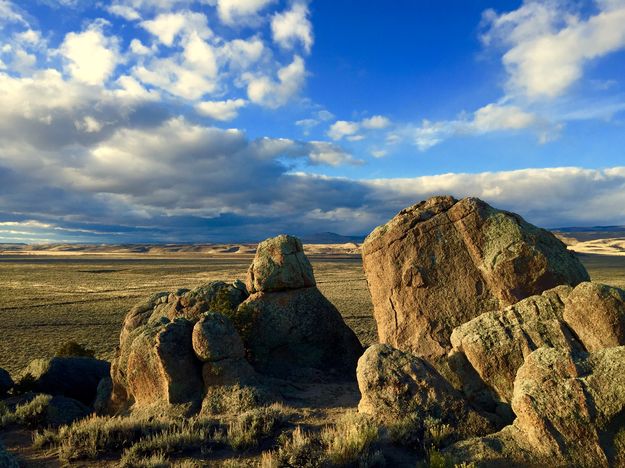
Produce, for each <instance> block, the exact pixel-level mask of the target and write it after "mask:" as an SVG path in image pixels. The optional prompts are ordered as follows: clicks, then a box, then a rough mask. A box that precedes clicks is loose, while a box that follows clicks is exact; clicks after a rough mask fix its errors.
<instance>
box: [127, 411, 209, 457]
mask: <svg viewBox="0 0 625 468" xmlns="http://www.w3.org/2000/svg"><path fill="white" fill-rule="evenodd" d="M215 432H216V429H215V424H214V422H213V421H210V420H206V419H198V418H191V419H189V420H186V421H184V420H183V421H182V422H180V423H178V424H175V425H172V426H171V427H170V428H168V429H166V430H164V431H162V432H158V433H155V434H152V435H150V436H147V437H144V438H142V439H140V440H138V441H137V442H136V443H134V444H133V445H132V446H130V447H129V448H128V449H126V450H125V451H124V453H123V455H122V458H121V463H120V464H121V466H122V467H135V466H137V462H138V460H142V459H145V457H149V456H150V455H153V454H160V455H162V456H164V455H170V454H173V453H182V452H185V451H187V452H188V451H195V450H200V451H202V452H206V451H207V450H209V449H210V446H211V445H213V444H214V443H215V442H217V443H219V441H220V439H221V438H220V436H218V437H217V438H215V437H213V435H214V434H215Z"/></svg>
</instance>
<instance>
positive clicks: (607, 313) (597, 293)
mask: <svg viewBox="0 0 625 468" xmlns="http://www.w3.org/2000/svg"><path fill="white" fill-rule="evenodd" d="M564 321H565V322H566V323H567V325H568V326H569V327H570V328H571V330H573V332H575V334H576V335H577V336H578V337H579V339H580V341H581V342H582V343H583V344H584V346H585V347H586V349H587V350H588V351H597V350H599V349H603V348H609V347H614V346H621V345H625V291H623V290H622V289H619V288H615V287H612V286H607V285H605V284H601V283H590V282H588V283H582V284H580V285H579V286H577V287H576V288H575V289H574V290H573V292H572V293H571V294H570V295H569V296H568V297H567V298H566V301H565V307H564Z"/></svg>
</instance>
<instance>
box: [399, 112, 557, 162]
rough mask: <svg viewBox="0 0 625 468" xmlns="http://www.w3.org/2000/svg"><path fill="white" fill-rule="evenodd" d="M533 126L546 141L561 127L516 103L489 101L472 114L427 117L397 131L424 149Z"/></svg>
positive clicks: (554, 135) (542, 139)
mask: <svg viewBox="0 0 625 468" xmlns="http://www.w3.org/2000/svg"><path fill="white" fill-rule="evenodd" d="M526 128H530V129H533V130H534V131H535V132H536V134H537V136H538V140H539V141H540V142H542V143H545V142H547V141H550V140H551V139H553V138H555V137H556V136H557V132H558V126H557V125H555V124H552V123H550V122H548V121H545V120H544V119H541V118H539V117H537V116H536V115H534V114H532V113H530V112H526V111H524V110H522V109H521V108H519V107H517V106H513V105H499V104H488V105H486V106H484V107H482V108H480V109H478V110H477V111H475V112H474V113H473V115H471V116H470V117H469V116H461V117H460V118H458V119H455V120H444V121H436V122H432V121H430V120H427V119H426V120H423V121H422V122H421V124H420V125H417V126H411V125H408V126H405V127H404V128H402V129H401V130H399V131H396V132H394V133H393V135H394V137H395V138H397V139H401V138H402V136H404V137H406V138H407V139H408V140H411V141H412V142H413V143H414V144H415V145H416V146H417V147H418V148H419V149H420V150H421V151H425V150H427V149H429V148H431V147H432V146H435V145H437V144H439V143H441V142H442V141H444V140H446V139H448V138H451V137H453V136H458V135H482V134H485V133H490V132H502V131H517V130H522V129H526Z"/></svg>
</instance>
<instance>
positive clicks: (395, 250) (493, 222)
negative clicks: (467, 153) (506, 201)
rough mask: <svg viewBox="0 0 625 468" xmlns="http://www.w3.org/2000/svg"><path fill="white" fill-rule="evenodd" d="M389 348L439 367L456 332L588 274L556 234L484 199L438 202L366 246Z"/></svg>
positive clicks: (398, 219) (422, 206)
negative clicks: (491, 312) (488, 314)
mask: <svg viewBox="0 0 625 468" xmlns="http://www.w3.org/2000/svg"><path fill="white" fill-rule="evenodd" d="M362 257H363V265H364V269H365V273H366V277H367V282H368V284H369V289H370V292H371V297H372V300H373V306H374V316H375V320H376V322H377V327H378V334H379V338H380V341H381V342H382V343H388V344H390V345H392V346H394V347H397V348H400V349H404V350H411V351H412V352H414V353H416V354H417V355H419V356H423V357H425V358H427V359H430V360H431V361H433V362H436V361H437V360H438V359H439V358H442V357H443V356H445V355H446V354H447V352H448V351H449V350H450V348H451V343H450V341H449V337H450V335H451V332H452V330H453V329H454V328H455V327H457V326H459V325H461V324H463V323H465V322H467V321H469V320H471V319H472V318H474V317H477V316H478V315H480V314H482V313H483V312H487V311H489V310H499V309H502V308H504V307H506V306H509V305H512V304H514V303H516V302H518V301H520V300H522V299H524V298H526V297H529V296H532V295H535V294H540V293H542V292H543V291H545V290H547V289H550V288H553V287H555V286H558V285H561V284H567V285H576V284H578V283H580V282H582V281H587V280H588V273H587V272H586V270H585V269H584V267H583V266H582V264H581V263H580V262H579V261H578V260H577V258H576V257H575V256H574V254H573V253H571V252H569V251H568V250H567V248H566V246H565V245H564V244H563V243H562V242H561V241H560V240H558V239H557V238H556V237H555V236H554V235H553V234H551V233H550V232H548V231H545V230H543V229H539V228H537V227H535V226H533V225H531V224H529V223H527V222H525V221H524V220H523V219H522V218H521V217H520V216H518V215H516V214H513V213H509V212H506V211H500V210H497V209H495V208H493V207H491V206H489V205H488V204H486V203H485V202H483V201H481V200H478V199H476V198H465V199H463V200H460V201H458V200H456V199H454V198H453V197H450V196H442V197H433V198H430V199H429V200H426V201H423V202H421V203H418V204H416V205H414V206H411V207H409V208H406V209H404V210H402V211H401V212H400V213H399V214H397V216H395V217H394V218H393V219H392V220H390V221H389V222H388V223H386V224H385V225H383V226H379V227H377V228H376V229H375V230H374V231H373V232H372V233H371V234H370V235H369V236H368V237H367V239H366V240H365V242H364V244H363V246H362Z"/></svg>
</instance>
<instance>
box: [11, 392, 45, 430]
mask: <svg viewBox="0 0 625 468" xmlns="http://www.w3.org/2000/svg"><path fill="white" fill-rule="evenodd" d="M50 400H52V396H50V395H37V396H35V397H34V398H33V399H32V400H30V401H29V402H27V403H23V404H21V405H17V406H16V407H15V409H14V410H13V411H11V410H9V408H8V407H7V406H6V405H4V404H2V405H0V427H5V426H8V425H9V424H24V425H26V426H37V425H39V424H40V423H41V422H42V421H43V420H44V419H45V415H46V412H47V411H48V405H49V404H50Z"/></svg>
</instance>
